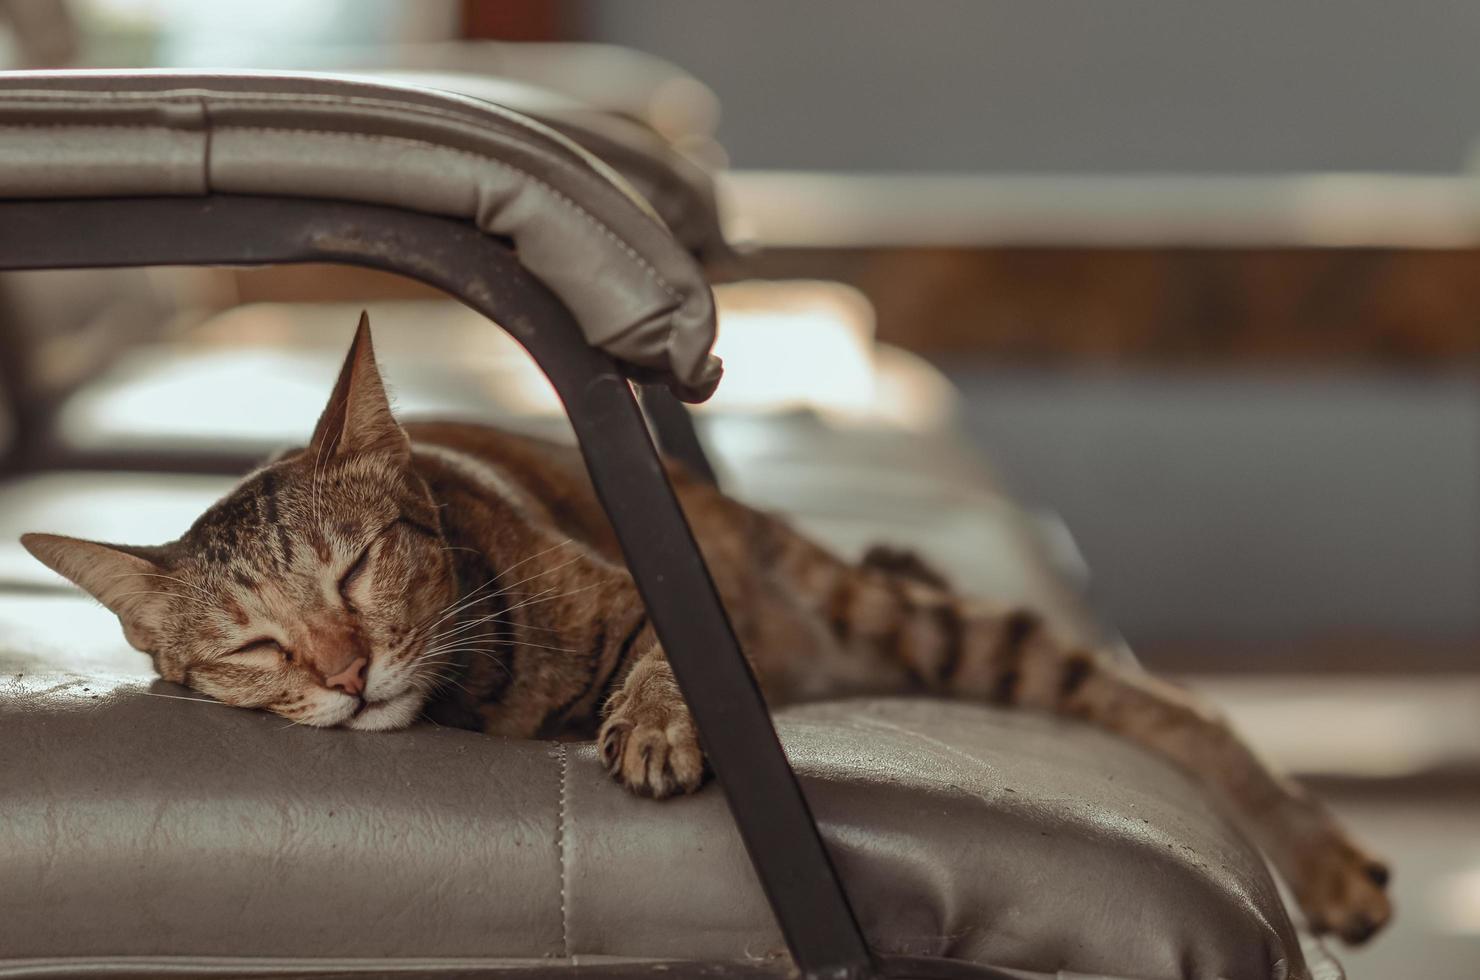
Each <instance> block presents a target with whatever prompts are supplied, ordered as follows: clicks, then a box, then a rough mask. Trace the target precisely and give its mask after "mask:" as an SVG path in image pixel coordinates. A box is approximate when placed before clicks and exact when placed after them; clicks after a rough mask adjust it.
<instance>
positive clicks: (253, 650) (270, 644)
mask: <svg viewBox="0 0 1480 980" xmlns="http://www.w3.org/2000/svg"><path fill="white" fill-rule="evenodd" d="M226 656H228V657H250V656H255V657H258V658H260V659H265V658H266V657H273V658H277V659H281V660H282V661H283V662H285V663H292V662H293V651H292V650H289V649H288V648H287V647H285V646H283V645H282V644H281V643H279V642H278V641H277V640H274V639H272V638H271V637H267V636H263V637H259V638H258V639H255V640H252V641H251V642H250V643H243V644H242V645H241V646H239V647H237V648H236V649H235V650H231V651H229V652H227V654H226Z"/></svg>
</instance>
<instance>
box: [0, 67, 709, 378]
mask: <svg viewBox="0 0 1480 980" xmlns="http://www.w3.org/2000/svg"><path fill="white" fill-rule="evenodd" d="M211 193H229V194H267V195H284V196H290V197H312V198H327V199H334V200H351V201H362V202H370V203H376V204H385V205H391V206H395V207H400V208H405V209H408V210H413V211H423V212H427V213H432V214H439V215H450V216H453V217H457V218H463V219H467V220H469V221H473V222H475V223H476V224H477V225H478V227H480V228H481V229H483V230H484V231H485V232H488V233H489V234H494V235H501V236H506V237H508V238H510V239H512V240H513V241H514V243H515V246H516V248H517V250H518V254H519V258H520V261H521V262H522V263H523V264H524V265H525V266H526V267H527V268H528V269H529V270H530V271H531V273H533V274H534V275H535V276H536V277H537V278H539V279H540V280H541V281H542V282H544V283H545V284H546V285H547V286H549V287H550V289H551V290H552V291H554V292H555V294H556V295H557V296H559V297H560V299H561V300H563V301H564V303H565V304H566V306H568V307H569V308H570V310H571V311H572V312H573V313H574V314H575V316H576V319H577V320H578V322H579V323H580V325H581V328H582V330H583V331H584V333H585V335H586V337H587V339H588V340H589V341H590V342H591V343H592V344H594V345H597V346H600V347H602V348H604V349H605V350H607V351H608V352H610V353H611V354H613V355H614V356H615V357H617V358H619V359H620V360H622V361H625V362H628V363H630V364H633V365H636V366H639V367H642V368H645V369H648V370H652V371H659V372H663V373H666V374H668V375H670V376H671V377H672V378H673V379H674V381H675V383H676V385H677V386H678V389H679V390H680V393H681V394H684V395H685V396H686V397H689V398H691V399H700V398H703V397H707V395H708V393H709V392H710V391H712V390H713V387H714V385H715V384H717V383H718V379H719V374H720V365H719V362H718V360H717V359H716V358H714V357H713V355H712V354H710V352H709V350H710V346H711V345H712V343H713V340H714V302H713V297H712V296H711V295H710V292H709V287H708V285H707V284H706V282H705V280H704V276H703V274H702V272H701V270H700V269H699V267H698V266H697V265H696V264H695V262H694V261H693V259H692V258H691V257H690V256H689V255H688V254H687V253H686V251H685V250H684V248H683V247H682V246H681V245H680V244H679V243H678V242H677V241H676V240H675V239H674V238H673V237H672V235H671V234H669V232H668V231H667V229H666V228H665V227H664V226H663V223H662V221H661V220H660V219H659V218H658V216H657V215H656V213H655V212H654V211H653V210H652V208H651V207H650V206H649V205H648V204H647V203H646V202H645V201H644V200H643V199H642V198H641V196H640V195H638V194H637V193H636V192H635V191H633V190H632V189H631V188H630V187H627V186H626V185H625V182H623V181H622V179H621V178H620V177H618V176H617V175H616V174H615V172H614V171H612V170H611V168H610V167H608V166H606V165H605V164H603V163H601V162H600V161H599V160H597V159H596V158H595V157H594V156H592V155H591V154H590V153H588V152H586V151H585V150H583V149H581V148H580V147H578V146H577V145H576V144H575V143H573V142H571V141H570V140H569V139H566V138H565V137H563V136H561V135H559V134H558V133H555V132H554V131H553V130H551V129H549V128H547V127H545V126H543V125H540V124H539V123H536V122H533V121H532V120H529V119H527V118H525V117H523V116H520V115H518V114H516V113H514V112H511V111H509V110H506V109H502V108H500V107H497V106H494V105H492V104H490V103H488V102H485V101H481V100H477V99H471V98H466V97H462V96H457V95H453V94H450V93H446V92H438V91H431V90H428V89H421V88H416V87H412V86H407V85H395V84H390V83H369V82H365V81H362V80H354V79H347V78H336V77H332V76H320V75H279V74H268V73H244V74H230V75H225V74H223V75H206V74H186V73H176V72H139V73H114V72H62V73H55V72H53V73H41V72H14V73H0V196H3V197H17V198H68V197H95V196H155V195H168V196H180V195H184V196H197V195H206V194H211Z"/></svg>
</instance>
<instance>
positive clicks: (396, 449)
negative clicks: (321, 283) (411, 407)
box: [308, 313, 411, 459]
mask: <svg viewBox="0 0 1480 980" xmlns="http://www.w3.org/2000/svg"><path fill="white" fill-rule="evenodd" d="M308 451H309V453H310V454H312V455H313V456H314V458H316V459H317V458H320V457H321V456H324V455H332V454H334V453H351V452H370V453H389V454H391V455H393V456H396V457H397V458H399V459H407V458H409V457H410V455H411V443H410V441H409V440H408V439H407V438H406V433H405V432H404V431H403V430H402V429H401V427H400V426H399V425H397V424H396V420H395V418H394V417H393V416H392V415H391V403H390V401H389V400H388V399H387V398H386V396H385V385H384V384H382V383H381V380H380V369H379V368H377V367H376V366H375V349H374V347H372V346H371V343H370V314H368V313H361V314H360V327H359V329H358V330H356V331H355V339H354V341H353V342H351V343H350V345H349V353H348V354H347V355H345V358H344V367H342V368H340V370H339V380H338V381H337V382H335V384H334V392H333V394H331V395H330V396H329V404H328V406H327V407H325V409H324V414H323V415H321V416H319V424H318V426H316V427H315V428H314V431H313V439H312V441H311V442H310V443H309V447H308Z"/></svg>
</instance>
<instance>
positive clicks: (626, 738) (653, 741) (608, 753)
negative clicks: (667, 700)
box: [597, 702, 705, 800]
mask: <svg viewBox="0 0 1480 980" xmlns="http://www.w3.org/2000/svg"><path fill="white" fill-rule="evenodd" d="M597 744H598V745H600V747H601V761H602V762H603V763H604V764H605V765H606V770H607V772H609V773H611V774H612V778H614V779H616V780H617V782H619V783H621V784H622V785H623V786H625V787H627V788H628V789H629V790H631V791H632V792H634V793H636V794H637V795H638V796H650V797H652V798H654V799H659V800H661V799H663V798H664V797H667V796H673V795H675V794H677V793H692V792H693V791H694V790H696V789H698V788H699V786H700V785H701V784H702V783H703V782H704V776H705V765H704V752H703V750H702V749H700V748H699V736H698V734H697V733H696V732H695V731H694V722H693V719H692V718H690V717H689V713H688V710H687V709H686V708H682V707H680V708H679V709H678V710H676V711H675V710H671V709H667V708H661V707H649V708H647V709H646V710H644V709H643V708H642V707H639V706H634V705H632V704H631V702H628V703H627V704H624V705H622V706H620V707H618V708H616V709H615V710H613V711H612V713H611V714H610V715H609V716H608V717H607V719H606V721H605V722H603V723H602V725H601V731H600V732H599V733H598V734H597Z"/></svg>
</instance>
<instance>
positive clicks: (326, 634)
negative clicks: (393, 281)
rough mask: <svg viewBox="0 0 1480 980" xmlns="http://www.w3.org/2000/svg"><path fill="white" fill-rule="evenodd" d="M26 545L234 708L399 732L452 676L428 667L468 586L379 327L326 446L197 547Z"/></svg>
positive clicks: (260, 479)
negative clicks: (398, 402) (441, 627)
mask: <svg viewBox="0 0 1480 980" xmlns="http://www.w3.org/2000/svg"><path fill="white" fill-rule="evenodd" d="M21 541H22V543H24V544H25V546H26V548H27V549H28V550H29V551H30V552H31V554H33V555H35V556H36V557H37V558H38V559H40V560H41V561H43V562H45V563H46V564H47V565H49V566H50V567H51V568H53V569H55V570H56V571H57V572H59V573H61V574H62V575H64V576H66V577H67V578H69V579H71V580H72V581H73V582H75V583H77V584H78V585H79V586H81V587H82V588H83V589H85V590H87V591H88V592H90V593H92V595H93V596H95V597H96V598H97V599H98V600H99V601H100V602H102V603H103V605H105V606H107V607H108V608H109V609H111V610H112V611H113V612H114V613H116V614H117V616H118V618H119V620H120V621H121V622H122V624H123V631H124V635H125V636H126V637H127V638H128V641H129V642H130V643H131V644H133V645H134V646H135V647H137V648H138V649H140V650H143V651H145V652H146V653H148V654H150V656H151V657H153V659H154V666H155V668H156V669H157V670H158V671H159V673H160V675H161V676H162V677H164V678H165V679H166V680H171V681H175V682H177V683H181V684H185V685H188V686H190V687H192V688H195V689H196V690H198V691H201V692H203V693H205V694H209V695H211V696H212V697H215V698H218V699H219V700H221V701H225V702H227V703H228V704H234V705H240V706H242V707H249V708H266V709H267V710H269V711H273V712H276V713H277V714H280V715H282V716H283V717H284V718H289V719H292V720H293V721H297V722H301V723H303V724H306V725H320V726H335V725H339V726H346V727H349V728H361V729H386V728H399V727H402V726H404V725H406V724H409V723H410V722H411V721H412V720H413V719H414V718H415V717H416V716H417V714H418V713H419V711H420V709H421V707H422V705H423V704H424V703H425V701H426V699H427V697H428V693H429V691H430V690H431V689H432V688H433V686H434V685H435V683H436V668H435V666H434V665H431V664H427V663H425V662H423V661H421V660H419V659H418V658H420V657H421V656H422V652H423V648H424V646H425V639H426V635H427V634H428V633H429V632H431V631H432V629H433V627H434V625H435V621H436V620H437V618H438V617H439V616H441V615H442V613H443V611H444V610H446V609H447V608H448V607H449V606H450V605H451V603H452V602H453V599H454V598H455V595H456V582H455V579H454V576H453V571H452V563H451V561H450V558H449V554H448V550H447V546H446V543H445V541H444V540H443V537H442V530H441V526H440V521H439V516H438V510H437V507H436V506H435V504H434V503H433V501H432V497H431V494H430V492H429V491H428V489H427V487H426V484H425V483H424V482H423V481H422V480H421V479H420V478H419V477H418V476H417V475H416V474H415V473H414V472H413V471H412V469H411V446H410V443H409V441H408V440H407V437H406V433H405V432H404V431H403V430H402V429H401V427H400V426H399V425H398V424H397V423H396V421H395V419H394V418H393V417H392V416H391V409H390V404H389V402H388V401H387V400H386V394H385V388H384V386H383V385H382V383H381V380H380V373H379V371H378V370H377V369H376V366H375V354H374V352H373V350H372V348H371V343H370V328H369V322H368V320H367V319H366V318H365V317H361V319H360V327H359V331H358V332H357V333H356V335H355V339H354V342H353V343H352V344H351V345H350V349H349V355H348V356H347V357H346V358H345V362H344V368H343V370H342V371H341V372H340V375H339V381H338V382H337V383H336V384H335V386H334V392H333V394H332V395H331V396H330V398H329V404H328V407H327V408H325V409H324V413H323V415H322V417H320V419H319V423H318V426H317V427H316V428H315V430H314V434H313V438H312V440H311V441H310V443H309V445H308V448H307V449H304V450H302V451H299V452H296V453H293V454H291V455H288V456H286V457H285V458H282V459H279V460H277V461H275V462H272V463H270V464H269V465H267V466H265V467H263V468H262V469H259V470H257V471H256V472H254V473H252V474H251V475H249V476H248V477H247V478H246V479H244V480H243V481H242V482H241V483H240V484H239V485H238V486H237V487H236V488H235V489H234V490H233V491H232V492H231V493H230V494H228V495H227V496H226V497H224V498H223V499H222V500H220V501H219V502H217V503H216V504H215V505H214V506H212V507H211V509H210V510H208V511H206V512H205V514H203V515H201V517H200V519H199V520H197V521H196V522H195V524H194V525H192V526H191V528H190V530H189V531H187V532H185V534H184V535H183V536H181V537H180V538H179V540H177V541H172V542H170V543H168V544H164V545H159V546H154V547H123V546H119V545H110V544H100V543H97V542H93V541H82V540H78V539H76V538H68V537H62V536H59V535H54V534H27V535H25V536H24V537H22V539H21Z"/></svg>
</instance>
